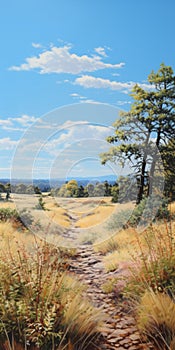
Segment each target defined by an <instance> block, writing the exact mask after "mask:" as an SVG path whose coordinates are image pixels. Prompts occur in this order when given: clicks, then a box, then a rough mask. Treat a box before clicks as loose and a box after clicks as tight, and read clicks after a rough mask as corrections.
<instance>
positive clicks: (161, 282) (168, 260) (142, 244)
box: [126, 223, 175, 298]
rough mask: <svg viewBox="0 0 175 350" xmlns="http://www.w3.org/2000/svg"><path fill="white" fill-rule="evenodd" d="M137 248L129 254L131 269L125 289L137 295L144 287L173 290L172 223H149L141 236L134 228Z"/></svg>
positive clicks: (174, 282)
mask: <svg viewBox="0 0 175 350" xmlns="http://www.w3.org/2000/svg"><path fill="white" fill-rule="evenodd" d="M135 235H136V240H137V244H138V248H136V251H135V254H134V255H133V256H132V259H133V263H134V269H131V278H130V280H129V281H128V285H127V289H126V292H127V293H128V292H129V294H131V295H132V296H134V297H136V298H138V295H140V294H143V292H144V291H145V289H147V287H151V289H153V290H154V291H155V292H156V291H164V292H166V293H168V294H169V295H172V294H174V293H175V239H174V235H173V232H172V226H171V223H170V224H169V225H168V224H164V225H161V226H160V227H159V226H152V227H150V228H149V229H147V231H146V232H145V233H144V235H143V236H142V237H140V236H139V234H138V233H137V232H136V233H135Z"/></svg>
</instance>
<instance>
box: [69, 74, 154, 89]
mask: <svg viewBox="0 0 175 350" xmlns="http://www.w3.org/2000/svg"><path fill="white" fill-rule="evenodd" d="M75 84H78V85H81V86H83V87H85V88H95V89H111V90H118V91H122V92H128V91H131V90H132V89H133V87H134V85H135V84H136V82H133V81H129V82H118V81H114V80H113V81H111V80H109V79H103V78H96V77H93V76H90V75H83V76H81V77H79V78H77V79H76V80H75ZM137 84H138V85H139V86H140V87H142V88H143V89H150V85H149V84H140V83H137Z"/></svg>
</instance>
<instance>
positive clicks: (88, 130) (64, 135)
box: [42, 121, 111, 155]
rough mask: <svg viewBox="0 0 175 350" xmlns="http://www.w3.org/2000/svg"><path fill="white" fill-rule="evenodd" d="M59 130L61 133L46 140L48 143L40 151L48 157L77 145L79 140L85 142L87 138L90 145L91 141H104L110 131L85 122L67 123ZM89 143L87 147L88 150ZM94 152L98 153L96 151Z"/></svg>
mask: <svg viewBox="0 0 175 350" xmlns="http://www.w3.org/2000/svg"><path fill="white" fill-rule="evenodd" d="M61 129H62V130H61V132H58V133H57V134H56V135H55V136H54V137H53V138H52V139H50V140H48V142H47V143H45V145H44V146H43V148H42V151H45V152H47V153H49V154H50V155H57V154H58V150H63V149H65V148H67V147H69V146H71V145H73V144H77V142H79V141H81V140H87V138H88V139H90V140H91V141H90V143H91V142H92V141H93V140H102V141H104V140H105V138H106V137H107V136H108V134H109V133H110V131H111V130H110V131H109V128H107V127H104V126H101V125H91V124H89V123H88V122H85V121H79V122H72V121H67V122H65V123H64V124H63V125H62V127H61ZM90 143H89V146H88V147H89V148H90ZM105 146H106V142H105ZM71 150H72V146H71ZM94 151H95V152H96V153H98V150H94ZM69 152H70V150H69Z"/></svg>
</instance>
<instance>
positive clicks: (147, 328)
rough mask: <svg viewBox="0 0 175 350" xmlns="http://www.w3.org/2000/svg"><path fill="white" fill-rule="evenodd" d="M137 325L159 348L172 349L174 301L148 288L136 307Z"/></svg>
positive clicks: (174, 314) (174, 331)
mask: <svg viewBox="0 0 175 350" xmlns="http://www.w3.org/2000/svg"><path fill="white" fill-rule="evenodd" d="M137 314H138V327H139V329H140V331H141V332H143V333H144V334H146V336H147V337H148V338H149V339H152V340H153V341H155V342H156V345H157V346H158V348H159V349H170V350H173V349H174V347H172V346H173V342H174V341H173V338H174V337H175V303H174V301H173V300H172V299H171V298H170V297H169V296H168V295H166V294H163V293H154V292H153V291H152V290H148V291H146V292H145V294H144V295H143V297H142V299H141V302H140V304H139V305H138V308H137Z"/></svg>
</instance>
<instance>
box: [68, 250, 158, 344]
mask: <svg viewBox="0 0 175 350" xmlns="http://www.w3.org/2000/svg"><path fill="white" fill-rule="evenodd" d="M69 270H70V272H72V273H73V274H74V275H75V274H76V275H77V276H78V277H79V280H80V281H81V282H82V283H84V284H85V285H86V288H85V289H86V292H85V293H86V294H87V295H88V297H89V299H90V300H91V302H92V303H93V305H94V306H96V307H100V309H102V310H104V313H105V314H106V322H105V325H103V326H102V327H101V329H100V332H101V335H102V336H101V337H100V338H99V339H98V340H97V344H94V347H93V348H92V347H91V348H90V349H89V350H126V349H127V350H154V347H153V345H152V344H148V343H142V342H141V339H140V335H139V332H138V330H137V327H136V323H135V320H134V317H132V315H131V314H129V315H128V314H127V312H124V304H123V306H122V305H121V301H120V305H119V304H118V301H117V298H116V299H114V296H113V294H112V293H110V294H105V293H104V292H103V291H102V288H101V287H102V285H103V284H104V283H105V282H106V280H107V279H108V278H109V276H115V272H110V273H108V274H107V273H106V272H105V271H104V269H103V264H102V255H101V254H100V253H95V252H94V251H93V249H92V248H91V247H88V248H87V247H86V246H81V247H80V248H79V251H78V253H77V255H76V259H74V258H73V259H72V261H71V263H70V269H69ZM125 309H126V308H125Z"/></svg>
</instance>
